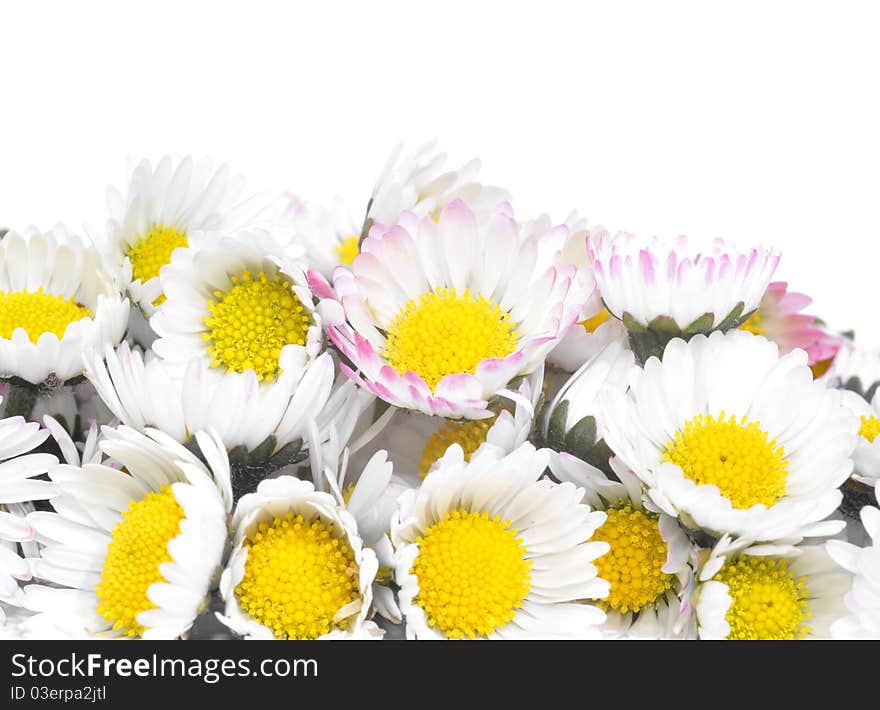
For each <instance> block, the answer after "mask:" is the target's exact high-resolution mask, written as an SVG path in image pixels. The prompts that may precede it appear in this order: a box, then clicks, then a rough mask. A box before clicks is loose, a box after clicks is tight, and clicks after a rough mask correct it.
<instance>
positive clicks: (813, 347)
mask: <svg viewBox="0 0 880 710" xmlns="http://www.w3.org/2000/svg"><path fill="white" fill-rule="evenodd" d="M812 301H813V299H811V298H810V297H809V296H807V295H805V294H803V293H796V292H794V291H789V290H788V284H787V283H786V282H785V281H774V282H773V283H771V284H770V285H769V286H768V287H767V291H766V292H765V293H764V297H763V298H762V299H761V303H760V305H759V306H758V309H757V310H756V311H755V312H754V313H752V315H751V316H749V319H748V320H747V321H746V322H745V323H743V324H742V325H740V326H739V327H740V328H742V329H743V330H747V331H749V332H750V333H755V334H756V335H763V336H765V337H766V338H769V339H770V340H772V341H773V342H774V343H776V344H777V345H778V346H779V354H780V355H785V354H786V353H790V352H791V351H792V350H794V349H795V348H801V349H803V350H804V351H806V353H807V358H808V363H809V365H810V367H811V368H812V369H813V374H814V375H815V376H817V377H818V376H820V375H822V374H824V373H825V371H827V369H828V367H829V366H830V365H831V362H832V360H834V356H835V355H836V354H837V351H838V350H840V347H841V345H842V344H843V338H841V337H840V336H839V335H835V334H833V333H830V332H828V331H827V330H825V329H824V328H821V327H819V325H818V324H817V320H816V316H810V315H806V314H805V313H801V311H803V309H804V308H806V307H807V306H808V305H810V303H812Z"/></svg>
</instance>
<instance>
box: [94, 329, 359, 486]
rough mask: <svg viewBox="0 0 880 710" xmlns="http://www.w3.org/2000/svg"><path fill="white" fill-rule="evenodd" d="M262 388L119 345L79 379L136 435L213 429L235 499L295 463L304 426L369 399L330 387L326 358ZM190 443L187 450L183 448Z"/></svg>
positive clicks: (353, 412) (178, 435)
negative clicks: (226, 461) (151, 430)
mask: <svg viewBox="0 0 880 710" xmlns="http://www.w3.org/2000/svg"><path fill="white" fill-rule="evenodd" d="M288 356H289V354H288V353H285V354H283V355H282V356H281V358H280V362H281V365H282V370H283V371H282V372H281V373H280V374H279V376H278V378H277V380H276V381H275V382H274V383H273V384H272V386H268V385H267V384H266V383H261V382H259V381H258V379H257V375H256V373H254V372H253V371H250V370H249V371H245V372H242V373H235V372H232V373H227V374H221V373H219V372H217V371H216V370H212V369H210V368H209V367H206V366H205V364H204V362H203V361H202V360H201V359H200V358H194V359H192V360H190V362H189V363H186V364H185V366H184V367H182V368H178V367H175V366H173V365H172V364H170V363H168V362H166V361H163V360H161V359H158V358H155V357H152V356H151V354H149V353H148V355H147V357H146V359H145V358H144V357H143V356H142V355H141V354H140V353H139V352H138V351H137V350H131V349H130V348H129V346H128V345H127V344H126V343H122V344H121V345H120V346H119V347H118V348H117V349H115V350H114V349H113V348H109V347H108V348H105V350H104V351H103V353H100V354H99V353H90V354H87V355H86V357H85V360H86V367H85V374H86V377H87V378H88V379H89V380H90V381H91V382H92V383H93V384H94V386H95V389H96V390H97V392H98V394H99V395H100V396H101V398H102V399H103V401H104V402H105V403H106V405H107V407H108V408H109V409H110V411H111V412H112V413H113V415H114V416H115V417H116V418H117V419H118V420H119V421H120V422H122V423H123V424H125V425H127V426H129V427H132V428H134V429H136V430H138V431H145V430H146V429H147V428H149V427H155V428H159V429H161V430H162V431H164V432H165V433H166V434H168V435H169V436H171V438H173V439H174V440H175V441H177V442H178V443H181V444H188V442H190V441H191V439H192V436H193V434H194V433H195V432H197V431H203V430H205V431H207V430H211V431H215V432H217V434H218V436H219V437H220V439H221V440H222V441H223V443H224V446H225V447H226V449H227V451H228V453H229V457H230V460H231V465H232V470H233V473H232V478H233V483H234V487H235V490H236V495H238V494H239V493H240V492H241V491H243V490H244V489H245V488H247V487H248V486H252V485H255V484H254V481H253V479H254V478H260V477H262V476H264V475H266V474H267V473H268V472H269V471H270V470H272V469H277V468H280V467H282V466H285V465H287V464H292V463H296V462H298V461H301V460H303V459H304V458H305V456H306V447H304V446H303V441H304V440H306V437H307V436H308V424H309V422H310V421H311V420H312V419H316V420H317V421H318V423H319V425H320V427H321V429H322V430H325V429H326V427H327V426H328V424H329V423H330V422H332V421H337V422H340V421H341V419H342V417H343V416H346V417H354V418H355V419H356V417H357V416H358V415H359V414H360V413H361V412H362V411H363V410H364V408H365V407H366V406H367V405H368V404H369V400H371V399H372V395H370V394H369V393H364V392H358V391H356V387H355V386H354V384H353V383H351V382H348V381H347V379H345V380H344V381H343V382H340V383H339V384H337V385H336V386H335V387H334V364H333V359H332V357H331V355H330V354H329V353H324V354H322V355H320V356H319V357H318V358H317V359H316V360H315V361H314V362H312V363H311V365H309V367H307V368H305V369H299V368H298V367H295V366H291V367H285V366H284V365H285V358H286V357H288ZM188 445H191V444H188Z"/></svg>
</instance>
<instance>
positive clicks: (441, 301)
mask: <svg viewBox="0 0 880 710" xmlns="http://www.w3.org/2000/svg"><path fill="white" fill-rule="evenodd" d="M541 247H542V237H529V238H525V239H523V238H521V234H520V227H519V226H518V225H517V223H516V221H515V220H514V219H513V217H512V216H511V214H510V209H509V206H502V207H500V208H499V209H498V210H497V211H496V212H495V213H494V215H493V216H492V218H491V219H490V220H489V221H488V222H486V223H483V224H479V223H478V222H477V220H476V218H475V216H474V213H473V212H472V211H471V210H470V208H468V207H467V206H466V205H465V204H464V203H463V202H460V201H456V202H453V203H452V204H450V205H448V206H446V207H445V208H444V209H443V210H442V212H441V214H440V215H439V218H438V220H437V221H436V222H435V221H434V219H432V218H430V217H425V218H422V219H419V218H418V217H416V215H414V214H412V213H406V214H404V215H403V216H402V217H401V221H400V224H398V225H395V226H393V227H383V226H379V225H376V226H374V227H373V229H372V230H371V232H370V236H369V237H368V238H367V239H365V240H364V242H363V245H362V250H361V253H360V254H358V256H357V257H355V260H354V263H353V265H352V269H351V270H349V269H344V268H341V267H340V268H339V269H337V270H336V272H335V274H334V286H335V291H334V290H331V289H329V286H327V285H326V283H324V284H322V283H320V282H321V279H320V275H319V274H317V273H315V272H311V273H310V274H309V279H310V282H312V283H314V284H315V288H316V289H317V291H318V292H319V293H320V294H321V295H322V296H323V297H324V298H323V300H322V302H321V307H320V308H319V310H320V311H321V312H322V313H323V314H324V315H325V317H326V318H325V319H326V321H327V323H328V324H329V334H330V338H331V339H332V340H333V342H334V343H335V344H336V345H337V346H338V347H339V349H340V350H341V351H342V353H343V354H344V355H345V356H346V357H347V358H348V359H349V360H350V361H351V363H352V364H353V368H352V367H348V366H347V365H345V364H343V369H344V370H345V371H346V372H348V373H350V375H351V377H352V378H354V379H355V380H356V381H358V382H359V383H360V384H362V385H363V386H364V387H366V388H368V389H369V390H370V391H372V392H373V393H374V394H376V395H377V396H378V397H381V398H382V399H384V400H386V401H387V402H389V403H391V404H393V405H395V406H398V407H403V408H407V409H416V410H418V411H421V412H423V413H425V414H436V415H440V416H443V417H453V418H468V419H480V418H485V417H490V416H492V412H491V411H490V410H489V409H488V403H489V400H490V399H492V398H494V397H495V396H496V395H498V394H499V393H502V392H503V391H504V390H505V388H506V387H507V385H508V383H509V382H510V381H511V380H512V379H513V378H514V377H516V376H518V375H525V374H528V373H530V372H532V371H534V370H535V368H537V367H538V366H539V365H540V364H541V362H542V361H543V360H544V358H545V357H546V355H547V353H548V352H549V351H550V350H551V349H552V348H553V347H554V346H555V345H556V344H557V343H558V342H559V339H560V338H561V337H562V336H563V335H564V334H565V333H566V331H567V330H568V329H569V328H570V327H572V326H573V325H574V323H575V322H576V321H577V318H578V316H579V314H580V311H581V308H582V306H583V303H584V301H585V300H586V298H587V296H588V294H586V293H584V290H583V289H582V288H581V284H580V282H579V281H578V280H577V279H576V278H575V276H576V269H575V268H574V267H572V266H557V265H556V264H555V252H553V250H550V249H542V248H541ZM340 306H341V307H340ZM355 370H357V371H358V372H355Z"/></svg>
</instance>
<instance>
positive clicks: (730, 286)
mask: <svg viewBox="0 0 880 710" xmlns="http://www.w3.org/2000/svg"><path fill="white" fill-rule="evenodd" d="M587 245H588V247H587V248H588V251H589V255H590V261H591V262H592V265H593V271H594V273H595V277H596V281H597V283H598V285H599V290H600V291H601V293H602V298H603V300H604V301H605V305H606V306H607V308H608V310H609V311H610V312H611V313H612V314H613V315H615V316H616V317H617V318H620V319H621V320H622V321H623V322H624V324H625V325H626V327H627V328H628V329H629V331H630V333H632V334H634V335H635V337H634V338H633V341H634V342H633V345H634V347H635V346H639V345H640V347H641V348H642V349H644V350H645V353H644V355H645V357H646V356H647V355H650V354H658V352H657V351H658V348H659V351H661V352H662V345H663V344H664V343H665V342H666V341H667V340H668V339H669V338H671V337H675V336H678V335H685V336H689V335H692V334H694V333H708V332H709V331H712V330H722V331H724V330H728V329H730V328H734V327H736V326H738V325H739V324H741V323H742V322H744V321H745V320H746V319H747V318H748V317H749V316H750V315H751V314H752V312H753V311H754V310H755V309H756V308H758V306H759V305H760V303H761V298H762V297H763V295H764V292H765V291H766V289H767V285H768V284H769V283H770V278H771V277H772V276H773V271H774V270H775V269H776V265H777V263H778V262H779V255H778V254H776V253H775V252H773V251H771V250H767V249H763V248H759V247H756V248H751V249H744V250H740V249H737V248H735V247H732V246H729V245H727V244H725V243H724V242H723V241H722V240H720V239H716V240H714V241H712V242H709V243H703V244H701V243H699V242H695V241H693V240H689V239H688V238H687V237H684V236H682V237H678V238H676V239H674V240H663V239H660V238H654V239H643V238H640V237H637V236H636V235H633V234H628V233H620V234H618V235H617V236H614V237H612V236H611V235H610V234H609V233H608V232H606V231H604V230H601V229H598V230H595V231H594V232H592V233H591V234H590V235H589V237H588V241H587ZM643 359H644V358H643Z"/></svg>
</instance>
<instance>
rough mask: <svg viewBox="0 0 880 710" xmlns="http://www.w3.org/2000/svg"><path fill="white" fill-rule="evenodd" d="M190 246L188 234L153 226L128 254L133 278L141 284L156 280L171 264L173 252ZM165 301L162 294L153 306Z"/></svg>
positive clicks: (171, 228)
mask: <svg viewBox="0 0 880 710" xmlns="http://www.w3.org/2000/svg"><path fill="white" fill-rule="evenodd" d="M188 246H189V240H188V239H187V237H186V232H184V231H182V230H180V229H177V228H176V227H166V226H165V225H162V224H157V225H155V226H153V227H152V228H151V229H150V231H149V232H147V233H146V235H145V236H144V238H143V239H141V240H140V241H139V242H138V243H137V244H135V246H133V247H132V248H131V249H130V250H129V252H128V259H129V261H131V275H132V278H133V279H134V280H135V281H138V280H140V282H141V283H147V281H149V280H150V279H154V278H156V277H157V276H158V275H159V270H160V269H161V268H162V267H163V266H165V265H166V264H170V263H171V252H173V251H174V250H175V249H178V248H186V247H188ZM164 301H165V294H162V295H161V296H159V298H157V299H156V300H155V301H153V305H154V306H158V305H160V304H161V303H162V302H164Z"/></svg>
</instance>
